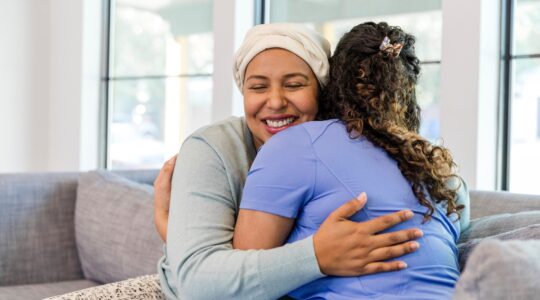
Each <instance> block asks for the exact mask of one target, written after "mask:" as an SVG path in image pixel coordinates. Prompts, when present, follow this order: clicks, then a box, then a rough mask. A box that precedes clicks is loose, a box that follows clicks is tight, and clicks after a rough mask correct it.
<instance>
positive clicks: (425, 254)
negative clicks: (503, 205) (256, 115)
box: [240, 120, 460, 300]
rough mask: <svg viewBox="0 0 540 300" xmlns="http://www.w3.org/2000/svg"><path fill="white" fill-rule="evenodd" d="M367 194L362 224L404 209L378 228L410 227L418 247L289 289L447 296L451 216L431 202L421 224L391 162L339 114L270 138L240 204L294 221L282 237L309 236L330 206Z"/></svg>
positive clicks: (359, 295) (420, 210)
mask: <svg viewBox="0 0 540 300" xmlns="http://www.w3.org/2000/svg"><path fill="white" fill-rule="evenodd" d="M361 192H366V193H367V195H368V201H367V204H366V206H365V207H364V209H362V210H361V211H360V212H358V213H356V214H355V215H354V216H353V217H352V218H351V220H354V221H358V222H362V221H366V220H369V219H373V218H376V217H378V216H382V215H386V214H389V213H393V212H396V211H399V210H403V209H410V210H412V211H413V212H414V217H413V218H412V219H411V220H409V221H406V222H404V223H401V224H399V225H396V226H394V227H392V228H391V229H389V230H386V231H385V232H391V231H398V230H401V229H408V228H413V227H417V228H420V229H421V230H422V231H423V232H424V236H423V237H422V238H420V239H418V242H419V244H420V248H419V249H418V250H417V251H415V252H414V253H411V254H407V255H405V256H402V257H400V258H399V260H403V261H405V262H406V263H407V265H408V267H407V268H406V269H404V270H401V271H394V272H388V273H378V274H372V275H364V276H358V277H333V276H328V277H324V278H321V279H318V280H315V281H313V282H311V283H308V284H306V285H303V286H302V287H300V288H298V289H296V290H294V291H292V292H291V293H289V296H291V297H293V298H296V299H415V300H418V299H450V298H451V297H452V292H453V289H454V285H455V283H456V281H457V280H458V277H459V265H458V260H457V259H458V250H457V247H456V243H457V240H458V238H459V233H460V228H459V222H458V221H457V217H456V216H454V215H452V216H451V217H450V218H449V217H447V216H446V214H445V210H444V208H442V207H440V206H439V205H437V206H436V210H435V213H434V214H433V217H432V219H431V221H428V222H426V223H422V221H423V217H424V213H425V212H426V211H427V208H426V207H424V206H422V205H420V203H419V202H418V200H417V198H416V197H415V196H414V194H413V192H412V189H411V185H410V183H409V182H408V181H407V180H406V179H405V177H404V176H403V175H402V173H401V171H400V170H399V168H398V166H397V163H396V161H395V160H394V159H392V158H391V157H390V156H389V155H388V154H387V153H386V152H385V151H384V150H383V149H381V148H379V147H377V146H375V145H373V144H372V143H371V142H370V141H369V140H368V139H366V138H365V137H360V138H357V139H351V138H350V137H349V134H348V133H347V131H346V128H345V125H344V124H343V123H342V122H340V121H338V120H328V121H316V122H308V123H304V124H301V125H298V126H294V127H291V128H289V129H287V130H285V131H283V132H280V133H278V134H276V135H275V136H273V137H272V138H271V139H270V140H269V141H268V142H267V143H266V144H265V145H264V146H263V147H262V148H261V150H260V152H259V153H258V154H257V157H256V159H255V161H254V163H253V165H252V167H251V170H250V172H249V175H248V178H247V181H246V185H245V187H244V192H243V197H242V201H241V203H240V208H242V209H250V210H258V211H263V212H267V213H271V214H275V215H279V216H283V217H287V218H294V219H296V224H295V226H294V229H293V230H292V232H291V234H290V236H289V238H288V241H287V243H291V242H294V241H297V240H301V239H304V238H306V237H308V236H310V235H313V234H314V233H315V232H316V231H317V229H318V228H319V226H320V225H321V224H322V222H323V221H324V220H325V219H326V217H328V215H329V214H330V213H331V212H332V211H334V210H335V209H336V208H338V207H339V206H341V205H342V204H344V203H345V202H347V201H348V200H350V199H352V198H354V197H356V196H357V195H358V194H360V193H361Z"/></svg>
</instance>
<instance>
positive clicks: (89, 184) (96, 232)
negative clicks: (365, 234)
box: [0, 170, 540, 300]
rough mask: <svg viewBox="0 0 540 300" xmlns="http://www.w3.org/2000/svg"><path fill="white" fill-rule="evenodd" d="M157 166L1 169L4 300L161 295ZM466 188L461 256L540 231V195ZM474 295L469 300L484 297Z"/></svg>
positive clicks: (0, 258)
mask: <svg viewBox="0 0 540 300" xmlns="http://www.w3.org/2000/svg"><path fill="white" fill-rule="evenodd" d="M157 174H158V171H157V170H151V171H123V172H114V173H112V172H107V171H93V172H86V173H68V174H63V173H50V174H4V175H0V299H13V300H17V299H43V298H46V297H51V296H54V295H61V294H64V295H62V296H58V297H52V298H50V299H55V300H60V299H163V294H162V293H161V291H160V289H159V282H158V281H157V276H156V275H149V276H142V275H146V274H155V272H156V263H157V260H158V258H159V257H160V256H161V253H162V251H161V247H162V243H161V240H160V239H159V236H158V235H157V233H156V232H155V229H154V224H153V213H152V209H153V208H152V205H153V201H152V187H151V184H152V182H153V180H154V178H155V176H157ZM470 194H471V219H472V222H471V226H470V227H469V228H468V230H467V231H465V232H464V233H463V234H462V237H461V239H460V241H459V249H460V258H461V260H460V261H461V263H462V265H465V264H467V263H468V260H467V259H468V258H469V256H470V253H471V252H472V250H473V249H474V248H475V247H476V246H477V245H483V244H484V243H485V242H486V241H487V242H489V243H492V242H493V241H492V240H497V239H498V240H515V239H521V240H524V243H528V242H531V241H530V240H531V239H532V240H538V239H540V236H539V235H540V233H539V230H540V229H539V227H540V196H539V195H536V196H531V195H518V194H512V193H506V192H485V191H471V193H470ZM481 242H482V243H481ZM505 242H508V243H516V241H503V242H501V243H505ZM517 243H519V242H517ZM531 243H534V242H531ZM501 247H502V249H507V250H508V249H509V248H508V247H506V248H505V246H504V245H503V246H501ZM523 247H525V248H524V249H529V248H530V247H532V248H534V247H535V246H534V245H533V246H530V247H529V246H527V245H526V246H523ZM527 247H529V248H527ZM478 248H481V247H478ZM532 248H531V249H532ZM528 251H529V252H530V251H531V250H524V251H522V252H518V254H513V255H514V256H513V257H515V256H519V253H522V255H527V253H529V252H528ZM503 252H504V251H503ZM472 253H473V254H474V252H472ZM501 253H502V252H501ZM473 256H474V255H471V259H472V258H473ZM478 259H482V258H477V260H478ZM525 260H526V259H522V260H521V261H525ZM473 261H474V260H473ZM536 262H538V261H536ZM476 265H479V267H476ZM474 268H478V269H485V268H486V265H481V264H475V267H474ZM468 271H469V268H468V266H467V268H466V271H465V273H464V276H465V274H466V273H467V272H468ZM473 273H474V272H473ZM468 276H469V275H468ZM470 277H471V278H473V277H474V276H473V275H470ZM122 280H123V281H122ZM471 280H473V279H471ZM117 281H120V282H117ZM473 281H474V280H473ZM476 282H477V283H478V281H476ZM81 289H83V290H81ZM73 291H76V292H73ZM69 292H71V293H69ZM65 293H68V294H65ZM465 296H471V295H465ZM473 296H474V295H473ZM471 297H472V296H471ZM471 297H469V298H463V299H481V298H471ZM516 299H519V298H516ZM523 299H525V298H523Z"/></svg>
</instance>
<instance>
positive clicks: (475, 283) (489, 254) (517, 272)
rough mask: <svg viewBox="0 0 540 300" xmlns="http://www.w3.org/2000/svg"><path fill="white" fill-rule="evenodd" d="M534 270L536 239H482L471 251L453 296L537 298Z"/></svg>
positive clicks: (537, 267)
mask: <svg viewBox="0 0 540 300" xmlns="http://www.w3.org/2000/svg"><path fill="white" fill-rule="evenodd" d="M538 274H540V241H538V240H527V241H499V240H495V239H489V240H485V241H483V242H482V243H480V244H479V245H478V247H476V248H475V250H474V251H473V253H472V254H471V256H470V259H469V262H468V263H467V267H466V268H465V271H464V272H463V274H462V275H461V278H460V279H459V281H458V283H457V285H456V291H455V294H454V298H453V299H455V300H462V299H471V300H482V299H490V300H499V299H500V300H506V299H513V300H529V299H538V298H539V297H538V296H539V295H540V277H539V276H538Z"/></svg>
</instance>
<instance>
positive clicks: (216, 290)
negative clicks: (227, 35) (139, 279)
mask: <svg viewBox="0 0 540 300" xmlns="http://www.w3.org/2000/svg"><path fill="white" fill-rule="evenodd" d="M328 55H329V45H328V42H327V41H326V40H325V39H324V38H323V37H321V36H320V35H319V34H317V33H316V32H314V31H311V30H310V29H308V28H305V27H302V26H299V25H292V24H266V25H260V26H257V27H255V28H253V29H252V30H250V31H249V32H248V34H247V35H246V39H245V41H244V43H243V44H242V46H241V47H240V49H239V50H238V52H237V54H236V56H235V64H234V77H235V80H236V83H237V84H238V87H239V88H240V90H241V91H242V93H243V95H244V108H245V112H246V118H230V119H228V120H225V121H223V122H220V123H218V124H214V125H211V126H208V127H205V128H202V129H200V130H198V131H197V132H195V133H194V134H193V135H192V136H191V137H189V138H188V139H187V140H186V141H185V142H184V144H183V145H182V148H181V150H180V153H179V155H178V161H177V163H176V167H175V170H174V178H172V183H171V177H172V169H173V166H174V165H175V160H174V159H172V160H171V161H170V162H169V163H167V164H166V165H165V166H164V167H163V168H162V170H161V172H160V175H159V176H158V178H157V179H156V182H155V184H154V188H155V223H156V227H157V228H158V231H159V233H160V235H161V236H162V238H163V239H164V240H166V241H167V247H166V255H165V256H164V257H163V258H162V260H161V261H160V263H159V268H158V271H159V273H160V280H161V286H162V289H163V292H164V293H165V295H166V296H167V298H169V299H176V298H181V299H276V298H278V297H280V296H281V295H284V294H286V293H287V292H289V291H291V290H293V289H295V288H297V287H299V286H301V285H303V284H306V283H308V282H311V281H313V280H315V279H318V278H321V277H324V276H326V275H335V276H344V275H359V274H367V273H373V272H381V271H390V270H397V269H399V263H398V262H395V261H394V262H381V261H383V260H385V259H386V258H384V259H381V258H379V259H377V260H374V259H370V257H369V253H370V251H371V250H372V248H373V247H371V246H370V247H369V249H368V247H367V246H366V245H365V244H363V243H362V241H365V237H367V236H368V235H374V234H376V233H377V232H379V231H381V230H384V229H386V228H388V227H390V226H392V225H393V224H397V223H399V222H402V221H404V220H406V219H408V217H407V216H406V214H405V213H396V214H393V215H389V216H385V217H384V218H380V219H374V220H372V221H370V222H369V223H355V222H350V221H347V220H346V219H347V217H348V216H350V215H352V214H353V213H354V212H356V211H357V210H358V209H360V202H359V201H358V200H356V199H355V200H351V201H350V202H348V203H347V204H345V205H343V206H342V207H340V208H339V209H337V210H336V211H335V212H334V213H333V214H332V216H331V217H329V218H328V219H327V221H326V222H325V224H324V225H323V226H322V227H321V228H320V230H319V231H318V232H317V233H316V234H315V235H314V236H309V237H307V238H306V239H304V240H301V241H298V242H295V243H292V244H288V245H285V246H282V247H279V248H275V249H272V250H263V251H240V250H233V249H232V239H233V230H234V226H235V221H236V216H237V214H238V208H239V203H240V198H241V194H242V188H243V185H244V182H245V178H246V176H247V172H248V170H249V167H250V165H251V163H252V162H253V159H254V157H255V155H256V148H258V147H259V146H260V145H262V144H263V143H264V142H266V140H268V139H269V138H270V137H271V136H272V135H273V134H275V133H277V132H279V131H281V130H284V129H286V128H287V127H290V126H292V125H294V124H298V123H302V122H306V121H311V120H313V119H314V118H315V115H316V113H317V96H318V93H319V89H320V86H324V84H325V82H326V78H327V72H328V60H327V59H328ZM171 185H172V190H171ZM170 199H172V201H170V202H169V200H170ZM169 216H170V218H169ZM167 229H168V230H167ZM254 234H261V233H254ZM391 235H392V236H388V239H389V240H392V242H391V244H392V245H393V244H398V245H396V246H393V247H390V248H389V249H390V250H392V251H391V252H389V253H391V255H390V256H389V257H387V258H393V257H398V256H400V255H402V254H404V253H408V252H410V251H411V249H410V248H409V247H408V245H407V244H405V243H402V242H405V241H407V240H409V239H412V238H413V236H412V235H411V232H409V231H399V232H396V233H395V234H391ZM386 246H388V245H386ZM381 248H383V247H382V246H381Z"/></svg>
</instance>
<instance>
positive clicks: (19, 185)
mask: <svg viewBox="0 0 540 300" xmlns="http://www.w3.org/2000/svg"><path fill="white" fill-rule="evenodd" d="M77 178H78V174H75V173H41V174H0V204H1V207H0V286H5V285H21V284H33V283H43V282H52V281H64V280H75V279H82V278H83V273H82V270H81V266H80V262H79V257H78V256H77V248H76V245H75V229H74V221H73V216H74V212H75V197H76V192H77ZM0 299H9V298H2V297H0Z"/></svg>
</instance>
